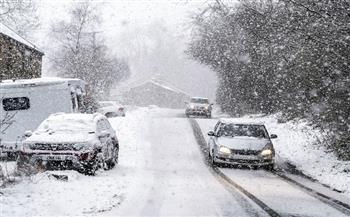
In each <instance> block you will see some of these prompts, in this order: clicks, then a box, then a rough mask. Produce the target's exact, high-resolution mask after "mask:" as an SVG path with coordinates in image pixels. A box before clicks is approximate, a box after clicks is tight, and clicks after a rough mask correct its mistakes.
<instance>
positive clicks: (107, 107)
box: [97, 101, 125, 118]
mask: <svg viewBox="0 0 350 217" xmlns="http://www.w3.org/2000/svg"><path fill="white" fill-rule="evenodd" d="M98 105H99V108H98V109H97V112H99V113H101V114H103V115H104V116H106V117H107V118H111V117H118V116H121V117H125V108H124V107H123V106H122V105H119V104H118V103H116V102H114V101H100V102H99V103H98Z"/></svg>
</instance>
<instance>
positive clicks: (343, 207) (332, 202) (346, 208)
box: [272, 171, 350, 216]
mask: <svg viewBox="0 0 350 217" xmlns="http://www.w3.org/2000/svg"><path fill="white" fill-rule="evenodd" d="M272 173H273V174H275V175H277V176H278V177H280V178H281V179H282V180H284V181H286V182H287V183H289V184H291V185H293V186H295V187H297V188H299V189H301V190H302V191H303V192H305V193H307V194H309V195H311V196H312V197H315V198H317V199H318V200H320V201H322V202H323V203H325V204H328V205H329V206H331V207H333V208H335V209H337V210H338V211H340V212H342V213H344V214H345V215H349V216H350V205H349V204H346V203H344V202H341V201H339V200H337V199H334V198H331V197H329V196H327V195H325V194H322V193H320V192H318V191H316V190H314V189H311V188H309V187H307V186H305V185H303V184H301V183H300V182H297V181H295V180H294V179H291V178H289V177H288V176H285V175H284V174H282V173H281V172H277V171H272Z"/></svg>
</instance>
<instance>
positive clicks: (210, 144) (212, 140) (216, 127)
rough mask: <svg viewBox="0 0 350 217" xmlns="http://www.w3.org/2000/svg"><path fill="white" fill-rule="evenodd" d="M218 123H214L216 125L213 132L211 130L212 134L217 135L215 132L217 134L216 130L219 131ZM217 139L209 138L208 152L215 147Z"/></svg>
mask: <svg viewBox="0 0 350 217" xmlns="http://www.w3.org/2000/svg"><path fill="white" fill-rule="evenodd" d="M220 124H221V123H220V121H218V122H217V123H216V125H215V127H214V130H213V132H214V134H215V135H216V134H217V132H218V129H219V126H220ZM216 139H217V137H215V136H211V137H210V138H209V142H208V143H209V144H208V145H209V149H210V150H212V149H214V146H215V142H216V141H215V140H216Z"/></svg>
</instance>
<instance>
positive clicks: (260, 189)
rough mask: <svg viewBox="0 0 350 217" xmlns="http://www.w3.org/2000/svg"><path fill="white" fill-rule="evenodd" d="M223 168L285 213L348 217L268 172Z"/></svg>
mask: <svg viewBox="0 0 350 217" xmlns="http://www.w3.org/2000/svg"><path fill="white" fill-rule="evenodd" d="M220 170H221V171H222V172H223V173H225V175H226V176H228V177H230V178H231V179H232V180H234V181H235V182H236V183H238V184H239V185H240V186H242V187H243V188H244V189H246V190H248V191H249V192H252V193H253V194H254V196H256V197H257V198H259V199H260V200H262V201H263V202H264V203H265V204H267V205H268V206H269V207H272V208H273V209H274V210H275V211H277V212H278V213H279V214H281V215H282V216H313V217H321V216H337V217H346V216H348V215H345V214H343V213H341V212H339V211H338V210H336V209H334V208H333V207H331V206H329V205H328V204H326V203H322V202H320V200H318V199H317V198H315V197H312V196H310V195H309V194H307V193H305V192H304V191H302V190H301V189H299V188H296V187H295V186H294V185H290V184H289V183H287V182H285V181H283V180H282V179H281V178H280V177H278V176H277V175H274V174H272V173H270V172H268V171H265V170H262V169H259V170H249V169H232V168H221V169H220ZM320 210H322V212H321V211H320Z"/></svg>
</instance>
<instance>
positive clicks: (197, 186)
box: [0, 107, 266, 217]
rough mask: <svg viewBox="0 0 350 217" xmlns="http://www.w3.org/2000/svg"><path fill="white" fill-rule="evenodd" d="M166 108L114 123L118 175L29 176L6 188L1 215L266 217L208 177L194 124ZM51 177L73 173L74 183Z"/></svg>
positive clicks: (130, 115) (138, 112) (136, 113)
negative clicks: (117, 141) (195, 135)
mask: <svg viewBox="0 0 350 217" xmlns="http://www.w3.org/2000/svg"><path fill="white" fill-rule="evenodd" d="M161 111H163V110H161V109H159V108H157V107H150V108H140V109H136V110H133V111H129V112H128V114H127V116H126V117H125V118H113V119H110V122H111V124H112V126H113V127H114V128H115V130H116V132H117V135H118V137H119V142H120V161H119V164H118V165H117V166H116V167H115V168H114V169H113V170H110V171H99V172H98V173H97V175H96V176H85V175H83V174H80V173H78V172H76V171H71V170H65V171H46V172H42V173H39V174H37V175H34V176H32V177H30V178H24V179H23V180H22V181H21V182H19V183H17V184H14V185H9V186H7V187H6V188H3V189H0V191H1V201H0V204H1V205H0V216H3V217H5V216H68V215H69V216H82V215H84V216H106V215H108V216H119V215H126V216H140V215H143V216H159V215H173V216H178V215H183V216H204V215H206V216H208V215H210V216H234V215H236V216H251V214H252V213H253V214H255V216H266V213H265V212H264V211H262V210H261V209H260V208H259V207H257V205H255V204H252V202H250V201H249V202H246V201H245V200H243V199H242V198H244V196H242V195H241V194H240V193H237V195H235V194H232V193H230V192H229V191H227V190H226V189H225V188H224V187H223V186H222V184H221V183H220V182H218V181H217V180H216V179H215V177H214V176H213V175H212V174H211V173H210V172H209V170H208V168H207V167H206V166H205V164H204V163H203V160H202V156H201V153H200V150H199V147H198V145H197V143H196V141H195V138H194V136H193V134H192V129H191V126H190V124H189V122H188V120H187V119H186V118H182V117H181V118H177V115H178V114H176V112H173V111H171V110H164V112H163V113H161ZM173 115H175V118H174V116H173ZM171 116H172V118H171ZM50 174H58V175H67V176H68V181H61V180H57V179H56V178H53V177H52V176H50Z"/></svg>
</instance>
